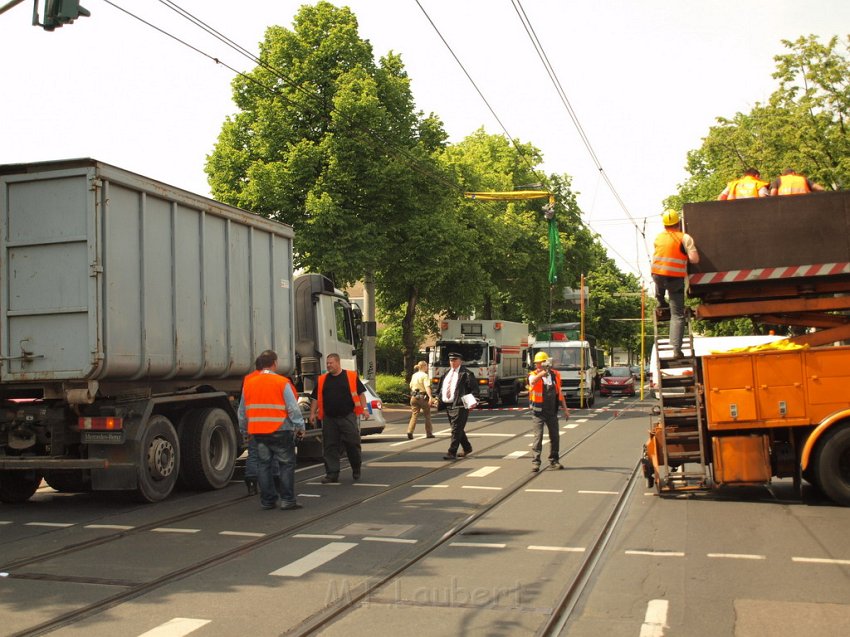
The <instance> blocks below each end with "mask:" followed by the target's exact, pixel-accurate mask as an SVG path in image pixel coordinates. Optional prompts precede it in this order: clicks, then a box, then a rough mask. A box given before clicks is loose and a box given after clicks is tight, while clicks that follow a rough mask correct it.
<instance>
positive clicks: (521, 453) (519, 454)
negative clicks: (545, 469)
mask: <svg viewBox="0 0 850 637" xmlns="http://www.w3.org/2000/svg"><path fill="white" fill-rule="evenodd" d="M527 455H528V452H527V451H512V452H511V453H509V454H508V455H506V456H505V457H504V458H502V460H516V459H517V458H522V457H523V456H527Z"/></svg>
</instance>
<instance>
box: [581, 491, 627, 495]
mask: <svg viewBox="0 0 850 637" xmlns="http://www.w3.org/2000/svg"><path fill="white" fill-rule="evenodd" d="M578 493H584V494H590V495H618V494H619V493H620V492H619V491H584V490H582V491H578Z"/></svg>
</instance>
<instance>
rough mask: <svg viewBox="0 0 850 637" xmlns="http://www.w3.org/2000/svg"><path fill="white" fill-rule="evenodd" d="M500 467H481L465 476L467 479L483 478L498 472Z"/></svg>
mask: <svg viewBox="0 0 850 637" xmlns="http://www.w3.org/2000/svg"><path fill="white" fill-rule="evenodd" d="M499 469H501V467H481V468H480V469H477V470H475V471H472V472H470V473H467V474H466V477H467V478H485V477H487V476H489V475H490V474H491V473H493V472H495V471H498V470H499Z"/></svg>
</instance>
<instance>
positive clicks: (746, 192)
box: [717, 168, 770, 200]
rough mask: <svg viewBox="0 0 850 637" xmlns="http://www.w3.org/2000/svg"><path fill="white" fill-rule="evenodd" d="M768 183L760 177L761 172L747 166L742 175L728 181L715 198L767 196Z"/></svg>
mask: <svg viewBox="0 0 850 637" xmlns="http://www.w3.org/2000/svg"><path fill="white" fill-rule="evenodd" d="M767 186H768V183H767V182H766V181H764V180H762V178H761V173H759V171H758V170H756V169H755V168H747V169H746V170H745V171H744V175H743V177H741V178H739V179H735V180H733V181H730V182H729V184H728V185H727V186H726V188H724V189H723V192H721V193H720V194H719V195H718V196H717V198H718V199H720V200H724V199H730V200H731V199H751V198H753V197H767V196H768V195H769V194H770V193H769V192H768V190H767Z"/></svg>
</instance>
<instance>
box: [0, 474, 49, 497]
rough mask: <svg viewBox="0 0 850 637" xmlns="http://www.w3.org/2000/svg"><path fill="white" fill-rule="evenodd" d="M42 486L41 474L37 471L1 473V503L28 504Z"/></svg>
mask: <svg viewBox="0 0 850 637" xmlns="http://www.w3.org/2000/svg"><path fill="white" fill-rule="evenodd" d="M40 484H41V474H39V473H37V472H36V471H0V502H5V503H6V504H18V503H19V502H26V501H27V500H29V499H30V498H31V497H32V494H33V493H35V492H36V489H38V485H40Z"/></svg>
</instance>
